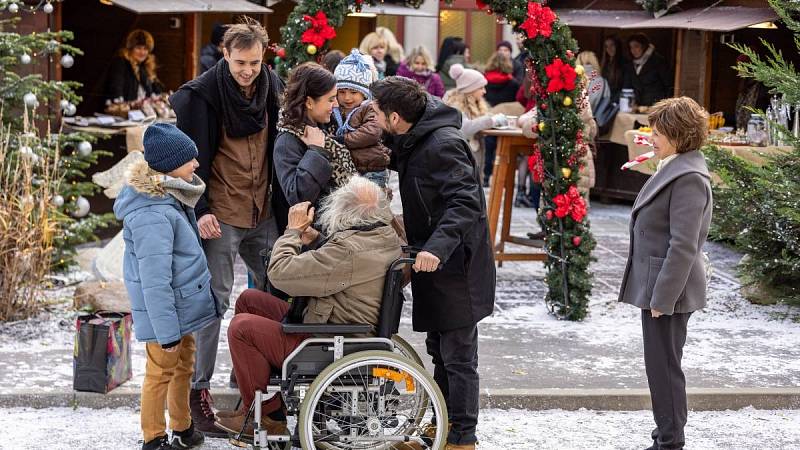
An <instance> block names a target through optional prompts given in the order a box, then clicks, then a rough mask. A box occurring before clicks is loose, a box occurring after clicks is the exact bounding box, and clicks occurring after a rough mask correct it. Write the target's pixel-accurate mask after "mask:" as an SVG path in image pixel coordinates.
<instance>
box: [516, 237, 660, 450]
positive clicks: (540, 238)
mask: <svg viewBox="0 0 800 450" xmlns="http://www.w3.org/2000/svg"><path fill="white" fill-rule="evenodd" d="M546 237H547V234H545V232H544V231H539V232H536V233H528V239H533V240H534V241H542V240H544V238H546ZM656 450H658V449H656Z"/></svg>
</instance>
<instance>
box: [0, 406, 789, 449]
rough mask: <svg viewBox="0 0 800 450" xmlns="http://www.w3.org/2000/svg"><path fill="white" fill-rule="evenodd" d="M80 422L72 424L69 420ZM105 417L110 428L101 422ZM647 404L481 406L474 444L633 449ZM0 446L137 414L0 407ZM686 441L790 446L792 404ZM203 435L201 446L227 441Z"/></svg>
mask: <svg viewBox="0 0 800 450" xmlns="http://www.w3.org/2000/svg"><path fill="white" fill-rule="evenodd" d="M76 423H80V424H81V426H80V427H76V426H75V424H76ZM109 424H114V425H113V431H110V430H109ZM652 428H653V419H652V416H651V414H650V412H649V411H632V412H606V411H586V410H581V411H561V410H551V411H536V412H532V411H520V410H511V411H502V410H492V409H489V410H483V411H481V417H480V424H479V425H478V435H479V436H478V438H479V439H480V445H479V446H478V448H479V449H481V450H501V449H504V450H581V449H586V450H589V449H591V450H605V449H607V450H627V449H630V450H634V449H638V450H641V449H643V448H645V447H648V446H649V445H650V444H651V442H650V441H649V433H650V430H651V429H652ZM0 429H2V430H4V431H3V433H2V434H0V449H4V450H6V449H7V450H12V449H13V450H34V449H36V450H38V449H42V448H48V449H54V450H62V449H64V450H66V449H80V448H91V449H122V448H127V449H134V448H138V447H139V446H140V445H141V444H140V443H139V440H140V439H141V434H140V433H141V432H140V430H139V416H138V413H137V412H136V411H135V410H132V409H124V408H120V409H102V410H92V409H78V410H72V409H69V408H54V409H44V410H32V409H21V408H13V409H6V410H0ZM686 442H687V448H691V449H692V450H717V449H737V450H767V449H769V450H784V449H785V450H790V449H792V450H793V449H796V448H797V443H798V442H800V411H798V410H789V411H760V410H755V409H752V408H746V409H742V410H739V411H721V412H690V414H689V424H688V426H687V428H686ZM232 448H235V447H232V446H231V445H230V444H228V442H227V441H225V440H223V439H209V440H208V441H207V442H206V444H204V445H203V446H202V447H201V449H232Z"/></svg>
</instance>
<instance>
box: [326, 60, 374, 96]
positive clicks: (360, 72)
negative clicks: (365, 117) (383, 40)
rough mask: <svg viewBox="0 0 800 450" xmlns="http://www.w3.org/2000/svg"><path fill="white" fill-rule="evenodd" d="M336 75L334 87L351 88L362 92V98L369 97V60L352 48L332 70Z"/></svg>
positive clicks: (370, 73)
mask: <svg viewBox="0 0 800 450" xmlns="http://www.w3.org/2000/svg"><path fill="white" fill-rule="evenodd" d="M333 75H334V76H336V89H352V90H354V91H358V92H361V93H362V94H364V98H366V99H371V98H372V94H371V93H370V91H369V86H370V85H371V84H372V79H373V78H372V69H371V67H370V64H369V61H368V60H367V59H366V58H365V57H364V55H362V54H361V52H359V51H358V49H356V48H354V49H353V50H351V51H350V54H349V55H347V56H346V57H345V58H344V59H342V60H341V61H340V62H339V65H338V66H336V69H335V70H334V71H333Z"/></svg>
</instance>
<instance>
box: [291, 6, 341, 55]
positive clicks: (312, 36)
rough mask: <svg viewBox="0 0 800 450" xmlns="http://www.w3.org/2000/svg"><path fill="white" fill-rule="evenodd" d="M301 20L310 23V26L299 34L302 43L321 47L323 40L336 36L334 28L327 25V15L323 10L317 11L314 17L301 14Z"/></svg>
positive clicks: (323, 43)
mask: <svg viewBox="0 0 800 450" xmlns="http://www.w3.org/2000/svg"><path fill="white" fill-rule="evenodd" d="M303 20H305V21H306V22H309V23H311V26H310V27H308V29H307V30H306V31H304V32H303V35H302V36H300V41H301V42H302V43H304V44H312V45H315V46H317V47H322V46H323V45H325V41H328V40H331V39H333V38H335V37H336V30H334V29H333V27H332V26H330V25H328V16H326V15H325V13H324V12H322V11H317V13H316V14H315V15H314V17H311V16H309V15H305V16H303Z"/></svg>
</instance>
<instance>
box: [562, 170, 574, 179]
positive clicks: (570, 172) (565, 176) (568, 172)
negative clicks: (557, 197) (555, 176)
mask: <svg viewBox="0 0 800 450" xmlns="http://www.w3.org/2000/svg"><path fill="white" fill-rule="evenodd" d="M561 175H563V176H564V178H569V177H570V176H571V175H572V169H570V168H569V167H562V168H561Z"/></svg>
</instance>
